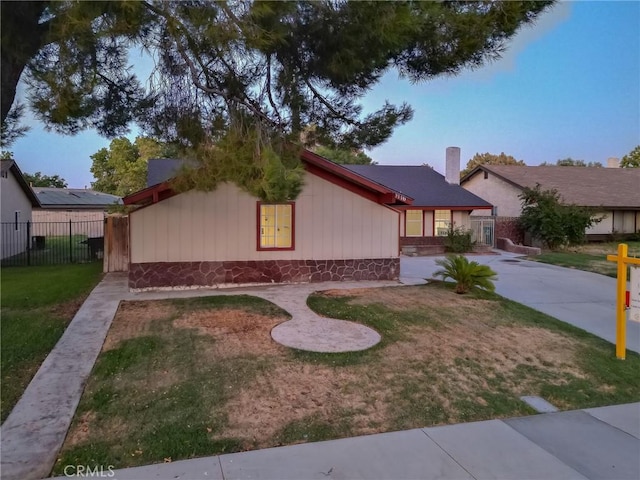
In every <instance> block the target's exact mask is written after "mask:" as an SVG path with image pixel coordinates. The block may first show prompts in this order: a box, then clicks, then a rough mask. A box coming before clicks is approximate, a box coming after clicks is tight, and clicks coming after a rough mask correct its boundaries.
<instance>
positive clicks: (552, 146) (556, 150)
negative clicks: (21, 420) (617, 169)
mask: <svg viewBox="0 0 640 480" xmlns="http://www.w3.org/2000/svg"><path fill="white" fill-rule="evenodd" d="M639 32H640V2H638V1H634V0H632V1H581V2H561V3H560V4H558V5H556V6H555V7H554V8H553V9H552V10H551V11H549V12H547V13H546V14H544V15H543V16H542V17H541V18H540V19H539V20H538V22H537V23H536V24H535V25H534V26H533V27H525V28H524V29H523V30H522V31H521V32H520V33H519V34H518V36H517V37H516V38H515V39H514V40H513V41H512V42H511V44H510V46H509V48H508V50H507V52H506V53H505V54H504V56H503V58H502V59H501V60H499V61H497V62H495V63H493V64H490V65H488V66H485V67H483V68H481V69H479V70H475V71H471V72H464V73H463V74H461V75H459V76H456V77H444V78H439V79H437V80H433V81H430V82H424V83H420V84H415V85H412V84H410V83H409V82H408V81H406V80H402V79H398V76H397V74H396V73H395V72H391V73H389V74H387V75H386V76H385V77H384V78H383V79H382V81H381V82H380V84H378V85H377V86H376V88H375V89H373V90H372V91H371V92H370V93H369V95H368V96H367V97H366V98H365V100H364V105H365V109H368V110H373V109H375V108H379V107H380V106H381V105H382V104H383V102H384V101H385V100H389V101H390V102H391V103H397V104H399V103H402V102H404V101H406V102H408V103H409V104H411V105H412V106H413V108H414V110H415V115H414V118H413V120H412V121H411V122H410V123H409V124H407V125H405V126H403V127H400V128H399V129H397V130H396V131H395V133H394V135H393V136H392V138H391V139H390V140H389V141H388V142H387V143H385V144H384V145H382V146H380V147H377V148H375V149H373V150H371V151H370V152H368V153H369V155H370V156H371V157H372V158H373V159H374V160H376V161H377V162H378V163H380V164H391V165H419V164H422V163H429V164H430V165H432V166H433V167H435V169H436V170H438V171H440V172H444V156H445V149H446V147H448V146H458V147H460V148H461V154H462V160H461V163H462V167H463V168H464V165H465V164H466V162H467V161H468V160H469V159H470V158H471V157H472V156H473V155H474V154H475V153H477V152H480V153H483V152H490V153H496V154H497V153H500V152H505V153H506V154H508V155H513V156H514V157H516V158H517V159H522V160H524V161H525V162H526V163H527V164H529V165H537V164H539V163H541V162H544V161H548V162H555V161H556V160H558V159H561V158H566V157H572V158H574V159H581V160H585V161H587V162H590V161H599V162H602V163H606V159H607V158H608V157H619V158H621V157H622V156H623V155H625V154H626V153H628V152H630V151H631V150H632V149H633V148H634V147H635V146H636V145H638V144H640V35H639V34H638V33H639ZM22 91H23V90H22V89H20V90H19V95H20V94H21V92H22ZM27 123H29V124H30V125H31V126H32V129H31V130H30V131H29V132H28V133H27V135H26V136H25V137H24V138H21V139H19V140H17V141H16V142H15V144H14V145H12V147H11V150H12V151H13V152H14V158H15V159H16V160H17V161H18V164H19V165H20V168H21V169H22V170H23V171H26V172H29V173H33V172H35V171H41V172H43V173H45V174H48V175H53V174H59V175H60V176H62V177H63V178H65V179H66V180H67V182H68V183H69V186H70V187H76V188H83V187H85V186H87V187H90V183H91V181H92V180H93V176H92V175H91V172H90V171H89V168H90V167H91V159H90V155H92V154H93V153H95V152H96V151H98V150H99V149H100V148H102V147H105V146H108V144H109V140H107V139H104V138H102V137H100V136H98V135H97V134H96V133H94V132H84V133H81V134H78V135H76V136H73V137H70V136H61V135H56V134H54V133H51V132H46V131H45V130H44V129H43V128H42V126H41V125H39V124H38V123H37V122H35V121H33V120H32V119H31V118H28V119H27Z"/></svg>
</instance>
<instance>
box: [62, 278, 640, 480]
mask: <svg viewBox="0 0 640 480" xmlns="http://www.w3.org/2000/svg"><path fill="white" fill-rule="evenodd" d="M308 303H309V305H310V306H311V308H312V309H313V310H315V311H317V312H318V313H320V314H323V315H326V316H331V317H334V318H342V319H347V320H354V321H358V322H361V323H363V324H366V325H369V326H371V327H373V328H375V329H376V330H377V331H378V332H380V333H381V335H382V341H381V343H380V344H378V345H377V346H375V347H374V348H371V349H369V350H366V351H363V352H357V353H348V354H319V353H310V352H301V351H296V350H293V349H289V348H286V347H283V346H281V345H279V344H276V343H275V342H273V341H272V340H271V338H270V335H269V333H270V331H271V329H272V328H273V327H274V326H275V325H277V324H278V323H280V322H282V321H285V320H286V319H287V314H286V312H283V311H281V310H280V309H279V308H277V307H276V306H274V305H273V304H270V303H269V302H266V301H264V300H261V299H257V298H254V297H247V296H236V297H234V296H221V297H205V298H198V299H187V300H179V301H177V300H171V301H170V300H164V301H154V302H123V303H122V304H121V306H120V309H119V311H118V314H117V315H116V318H115V319H114V322H113V324H112V326H111V329H110V331H109V334H108V336H107V339H106V341H105V344H104V347H103V350H102V352H101V354H100V356H99V358H98V361H97V362H96V365H95V366H94V369H93V371H92V373H91V376H90V378H89V380H88V382H87V385H86V388H85V391H84V394H83V397H82V399H81V401H80V404H79V407H78V410H77V412H76V415H75V418H74V420H73V423H72V426H71V429H70V431H69V434H68V435H67V438H66V440H65V444H64V446H63V448H62V450H61V452H60V456H59V459H58V461H57V463H56V467H55V468H54V473H56V474H59V473H61V472H63V470H64V466H65V465H69V464H74V465H76V464H82V465H93V466H95V465H109V464H111V465H114V466H116V468H121V467H128V466H135V465H143V464H149V463H156V462H163V461H175V460H179V459H186V458H192V457H197V456H206V455H215V454H221V453H228V452H234V451H242V450H250V449H256V448H266V447H274V446H279V445H288V444H294V443H301V442H309V441H320V440H327V439H334V438H341V437H346V436H354V435H364V434H371V433H378V432H385V431H394V430H399V429H410V428H418V427H425V426H430V425H438V424H449V423H457V422H466V421H475V420H485V419H490V418H500V417H507V416H514V415H527V414H532V413H534V411H533V410H532V409H531V408H530V407H528V406H527V405H526V404H525V403H524V402H522V401H521V400H519V397H520V396H522V395H540V396H542V397H544V398H545V399H547V400H548V401H550V402H551V403H553V404H554V405H556V406H557V407H559V408H560V409H574V408H586V407H595V406H601V405H610V404H616V403H626V402H632V401H638V400H640V385H639V384H638V382H637V372H638V371H639V370H640V356H639V355H637V354H635V353H633V352H628V353H627V360H626V361H619V360H616V358H615V351H614V347H613V345H611V344H609V343H607V342H605V341H604V340H601V339H599V338H597V337H595V336H593V335H591V334H589V333H586V332H584V331H582V330H579V329H577V328H575V327H572V326H570V325H568V324H565V323H562V322H559V321H558V320H555V319H553V318H551V317H548V316H546V315H544V314H542V313H540V312H537V311H535V310H532V309H530V308H527V307H524V306H522V305H520V304H517V303H514V302H511V301H509V300H506V299H504V298H502V297H499V296H497V295H494V294H486V293H484V294H481V293H478V294H471V295H456V294H454V293H453V292H452V288H451V287H450V286H449V285H447V284H430V285H426V286H412V287H390V288H379V289H357V290H351V291H328V292H324V293H317V294H314V295H312V296H311V297H310V298H309V301H308Z"/></svg>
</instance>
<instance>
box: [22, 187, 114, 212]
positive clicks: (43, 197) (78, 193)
mask: <svg viewBox="0 0 640 480" xmlns="http://www.w3.org/2000/svg"><path fill="white" fill-rule="evenodd" d="M34 191H35V193H36V195H37V197H38V200H39V201H40V205H41V206H42V208H49V209H53V208H73V209H81V208H84V209H89V208H91V209H100V208H106V207H109V206H112V205H118V204H122V199H121V198H120V197H118V196H116V195H111V194H109V193H102V192H96V191H94V190H87V189H83V188H55V187H34Z"/></svg>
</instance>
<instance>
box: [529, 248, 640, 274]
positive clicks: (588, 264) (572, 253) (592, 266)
mask: <svg viewBox="0 0 640 480" xmlns="http://www.w3.org/2000/svg"><path fill="white" fill-rule="evenodd" d="M624 243H626V244H627V245H628V246H629V255H630V256H632V257H640V242H624ZM616 253H618V243H614V242H610V243H589V244H586V245H580V246H577V247H571V248H567V249H565V250H558V251H554V252H546V253H543V254H541V255H536V256H532V257H529V260H533V261H536V262H542V263H550V264H552V265H558V266H560V267H567V268H575V269H577V270H585V271H587V272H595V273H600V274H602V275H607V276H609V277H613V278H616V272H617V266H616V264H615V262H609V261H607V255H611V254H616Z"/></svg>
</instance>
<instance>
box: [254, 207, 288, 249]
mask: <svg viewBox="0 0 640 480" xmlns="http://www.w3.org/2000/svg"><path fill="white" fill-rule="evenodd" d="M294 217H295V207H294V204H293V203H276V204H266V203H258V250H293V249H294V238H295V236H294V227H295V218H294Z"/></svg>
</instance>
